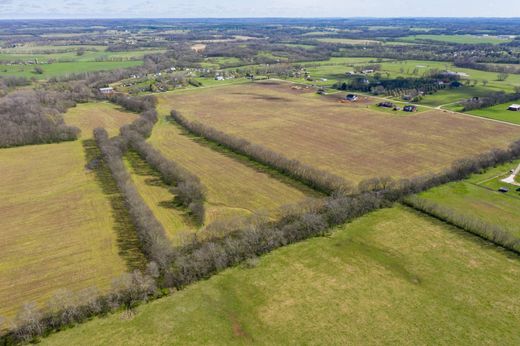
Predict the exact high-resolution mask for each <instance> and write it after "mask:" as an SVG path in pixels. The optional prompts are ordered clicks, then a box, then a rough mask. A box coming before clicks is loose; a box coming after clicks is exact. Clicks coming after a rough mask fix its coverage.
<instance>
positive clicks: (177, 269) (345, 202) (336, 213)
mask: <svg viewBox="0 0 520 346" xmlns="http://www.w3.org/2000/svg"><path fill="white" fill-rule="evenodd" d="M389 205H390V203H388V201H386V200H385V199H384V198H383V195H382V194H379V193H376V192H369V193H364V194H360V195H357V196H335V197H327V198H326V201H325V202H324V203H323V204H322V205H321V206H320V207H318V208H315V207H314V206H315V204H314V203H310V204H309V205H308V207H305V205H301V206H300V210H298V211H296V212H293V213H290V214H288V215H286V216H285V217H283V218H282V219H280V220H279V221H276V222H266V223H260V224H250V225H248V226H246V227H243V228H240V229H236V230H229V232H228V233H227V235H225V236H223V237H214V238H206V239H203V240H194V241H193V243H191V244H188V245H185V246H184V247H183V248H181V249H179V250H178V251H176V256H175V258H174V260H173V262H172V266H171V270H170V271H169V272H167V273H166V274H165V284H167V285H169V286H174V287H176V288H182V287H184V286H185V285H188V284H190V283H192V282H195V281H197V280H200V279H204V278H208V277H210V276H211V275H212V274H214V273H216V272H218V271H220V270H222V269H224V268H227V267H231V266H234V265H236V264H238V263H240V262H242V261H244V260H246V259H249V258H255V257H256V256H260V255H262V254H265V253H267V252H270V251H272V250H274V249H276V248H279V247H281V246H285V245H288V244H292V243H295V242H298V241H301V240H304V239H307V238H310V237H315V236H320V235H323V234H325V233H327V232H329V230H330V228H331V227H333V226H336V225H340V224H343V223H345V222H347V221H350V220H352V219H354V218H356V217H359V216H361V215H364V214H366V213H368V212H370V211H372V210H375V209H378V208H381V207H384V206H389Z"/></svg>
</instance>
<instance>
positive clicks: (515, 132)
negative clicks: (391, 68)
mask: <svg viewBox="0 0 520 346" xmlns="http://www.w3.org/2000/svg"><path fill="white" fill-rule="evenodd" d="M159 99H160V104H159V108H160V109H161V110H162V112H163V113H165V112H167V111H169V110H170V109H175V110H177V111H179V112H180V113H181V114H183V115H184V116H186V117H188V118H189V119H190V120H198V121H201V122H204V123H205V124H208V125H210V126H212V127H215V128H216V129H219V130H221V131H224V132H227V133H230V134H234V135H237V136H239V137H242V138H244V139H247V140H249V141H251V142H253V143H258V144H261V145H264V146H266V147H268V148H270V149H271V150H274V151H277V152H281V153H284V154H285V155H286V156H288V157H290V158H297V159H298V160H300V161H302V162H304V163H307V164H310V165H313V166H316V167H318V168H321V169H324V170H328V171H330V172H333V173H336V174H338V175H342V176H344V177H346V178H348V179H350V180H353V181H355V182H357V181H360V180H362V179H364V178H367V177H373V176H381V175H389V176H393V177H401V178H402V177H409V176H413V175H421V174H427V173H432V172H437V171H440V170H442V168H443V167H446V166H448V165H449V164H451V162H453V161H454V160H456V159H459V158H463V157H467V156H469V155H475V154H478V153H481V152H482V151H485V150H489V149H491V148H494V147H504V146H506V144H508V143H510V142H511V141H512V140H513V139H516V138H518V137H519V136H520V128H518V127H515V126H509V125H506V124H497V123H492V122H489V121H485V120H480V119H478V118H470V117H466V116H461V115H455V114H451V113H445V112H442V111H439V110H430V111H425V112H420V113H419V114H416V115H414V116H407V117H401V116H395V115H393V114H388V113H386V112H380V111H376V110H374V109H373V108H367V107H369V105H368V104H355V105H350V104H345V103H341V102H338V101H339V98H338V97H336V95H331V96H329V97H320V96H319V95H315V94H314V93H312V92H309V91H307V90H306V89H301V90H300V89H294V87H291V85H288V84H285V83H279V82H269V83H249V84H241V85H234V86H227V87H221V88H208V89H202V90H198V91H193V92H183V93H166V94H162V95H159ZM461 136H463V137H464V141H461Z"/></svg>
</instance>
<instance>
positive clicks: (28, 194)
mask: <svg viewBox="0 0 520 346" xmlns="http://www.w3.org/2000/svg"><path fill="white" fill-rule="evenodd" d="M86 155H87V151H86V148H84V147H83V146H82V143H81V142H79V141H76V142H67V143H61V144H50V145H37V146H26V147H20V148H13V149H2V150H0V172H1V177H2V184H0V196H1V198H0V315H4V316H9V317H12V316H13V315H14V313H15V312H16V310H17V309H18V308H19V307H20V306H21V304H23V303H24V302H27V301H36V302H38V303H41V302H43V301H45V300H47V299H48V298H49V296H50V295H51V294H52V293H53V292H54V291H55V290H57V289H59V288H69V289H80V288H84V287H89V286H93V285H96V286H98V287H100V288H104V287H106V286H108V285H109V284H110V282H111V279H112V278H113V277H115V276H117V275H119V274H120V273H122V272H124V271H126V268H127V267H126V265H125V261H124V260H123V258H122V257H120V256H119V252H120V251H121V250H120V247H119V246H118V245H119V244H118V242H119V239H118V234H117V232H116V231H114V229H115V228H116V227H117V225H118V224H117V221H116V220H115V218H114V216H113V212H112V209H111V202H110V200H109V198H107V196H106V195H105V194H104V191H103V188H102V187H101V186H100V184H99V183H98V182H97V181H96V180H97V178H96V173H94V172H89V171H87V170H86V169H85V167H84V166H85V163H86Z"/></svg>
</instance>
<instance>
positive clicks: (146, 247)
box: [94, 128, 173, 268]
mask: <svg viewBox="0 0 520 346" xmlns="http://www.w3.org/2000/svg"><path fill="white" fill-rule="evenodd" d="M94 138H95V140H96V143H97V145H98V146H99V148H100V150H101V153H102V156H103V160H104V161H105V162H106V164H107V166H108V168H109V169H110V171H111V173H112V176H113V177H114V180H115V181H116V184H117V186H118V188H119V191H120V192H121V194H122V195H123V198H124V200H125V204H126V207H127V209H128V212H129V214H130V217H131V218H132V221H133V224H134V225H135V227H136V231H137V235H138V237H139V241H140V244H141V249H142V251H143V253H144V254H145V255H146V257H147V258H148V259H149V260H150V261H154V262H156V263H157V264H158V265H159V267H160V268H165V267H166V266H167V265H168V263H169V262H170V260H171V256H172V252H173V249H172V247H171V245H170V241H169V240H168V239H167V237H166V234H165V231H164V228H163V227H162V225H161V224H160V222H159V221H157V219H156V218H155V216H154V215H153V213H152V211H151V210H150V208H148V206H147V205H146V203H145V202H144V201H143V199H142V197H141V196H140V195H139V192H138V191H137V189H136V188H135V186H134V184H133V183H132V179H131V177H130V175H129V174H128V172H127V170H126V168H125V165H124V164H123V160H122V151H121V146H120V144H117V142H116V141H114V140H110V139H109V137H108V134H107V132H106V130H105V129H102V128H97V129H95V130H94Z"/></svg>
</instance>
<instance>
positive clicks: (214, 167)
mask: <svg viewBox="0 0 520 346" xmlns="http://www.w3.org/2000/svg"><path fill="white" fill-rule="evenodd" d="M207 90H210V89H207ZM178 94H179V95H180V94H182V95H187V94H186V93H184V92H182V93H178ZM159 100H160V104H159V110H160V114H161V115H162V117H161V119H160V120H159V123H158V124H157V125H156V126H155V128H154V131H153V133H152V136H151V138H150V143H151V144H152V145H153V146H154V147H155V148H157V149H159V150H160V151H161V152H162V153H163V154H164V155H165V156H166V157H167V158H169V159H172V160H174V161H176V162H177V163H179V164H180V165H182V166H184V167H185V168H186V169H188V170H190V171H191V172H192V173H193V174H195V175H196V176H198V177H199V178H200V180H201V182H202V184H203V185H204V186H205V187H206V188H207V205H206V223H207V224H208V223H211V222H212V221H215V220H217V219H222V218H227V217H234V216H238V215H250V214H251V213H256V212H268V213H271V214H272V213H275V214H276V211H278V209H279V207H280V206H282V205H285V204H291V203H295V202H297V201H301V200H303V199H304V198H306V197H308V196H314V197H318V196H319V195H318V194H316V193H315V192H313V191H311V190H310V189H308V188H306V187H304V186H302V185H301V184H298V183H295V182H293V181H291V180H289V179H287V178H285V177H283V176H280V175H279V174H276V173H274V172H271V171H266V170H265V169H264V168H262V167H261V166H258V165H256V164H255V163H253V162H250V161H248V160H247V159H245V158H240V157H238V156H237V155H235V154H232V153H229V152H226V151H223V150H221V149H219V148H216V147H214V146H212V145H211V144H208V143H205V142H204V141H202V140H200V139H197V138H192V137H190V136H189V135H186V134H185V133H184V131H183V130H182V129H181V128H179V127H178V126H177V125H175V124H174V123H171V122H169V121H168V120H167V119H166V118H165V117H164V115H166V114H168V113H169V106H168V105H167V104H165V103H164V98H163V97H162V96H161V95H159Z"/></svg>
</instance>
